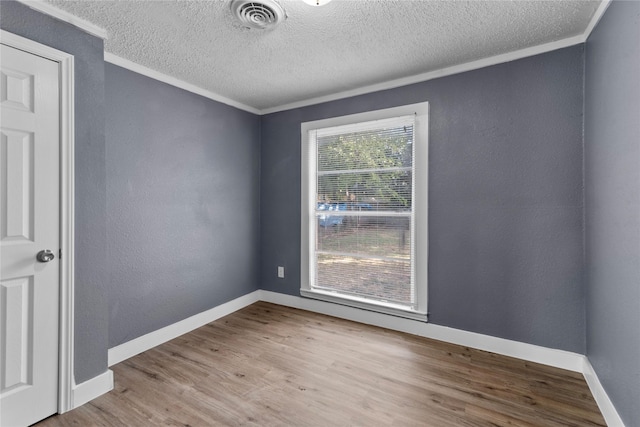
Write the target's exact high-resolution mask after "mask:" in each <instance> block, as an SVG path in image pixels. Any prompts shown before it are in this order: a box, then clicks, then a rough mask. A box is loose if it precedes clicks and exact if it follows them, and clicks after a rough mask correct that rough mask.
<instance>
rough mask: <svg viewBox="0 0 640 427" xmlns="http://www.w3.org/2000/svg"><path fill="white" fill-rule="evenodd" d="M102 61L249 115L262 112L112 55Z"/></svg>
mask: <svg viewBox="0 0 640 427" xmlns="http://www.w3.org/2000/svg"><path fill="white" fill-rule="evenodd" d="M104 60H105V62H108V63H110V64H113V65H117V66H119V67H122V68H126V69H127V70H131V71H133V72H136V73H138V74H142V75H143V76H147V77H151V78H152V79H155V80H158V81H161V82H163V83H167V84H170V85H172V86H175V87H178V88H180V89H184V90H186V91H188V92H192V93H195V94H197V95H200V96H204V97H205V98H209V99H212V100H214V101H217V102H221V103H223V104H226V105H229V106H231V107H235V108H238V109H239V110H244V111H248V112H249V113H253V114H258V115H260V114H262V112H261V111H260V110H258V109H257V108H254V107H251V106H249V105H245V104H242V103H241V102H238V101H234V100H233V99H229V98H227V97H224V96H222V95H218V94H217V93H214V92H210V91H208V90H205V89H202V88H200V87H198V86H196V85H193V84H191V83H187V82H185V81H182V80H180V79H178V78H175V77H172V76H169V75H166V74H163V73H161V72H159V71H156V70H152V69H151V68H148V67H145V66H144V65H140V64H138V63H135V62H133V61H130V60H128V59H125V58H121V57H119V56H117V55H114V54H113V53H109V52H105V53H104Z"/></svg>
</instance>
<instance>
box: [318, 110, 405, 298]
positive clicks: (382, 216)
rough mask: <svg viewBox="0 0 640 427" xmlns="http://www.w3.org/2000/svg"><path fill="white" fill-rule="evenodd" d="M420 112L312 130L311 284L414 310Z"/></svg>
mask: <svg viewBox="0 0 640 427" xmlns="http://www.w3.org/2000/svg"><path fill="white" fill-rule="evenodd" d="M414 128H415V115H407V116H401V117H393V118H387V119H383V120H375V121H369V122H362V123H355V124H349V125H343V126H335V127H327V128H321V129H313V130H310V131H309V135H308V140H309V143H310V147H309V150H308V154H309V156H310V158H309V159H308V161H309V164H310V165H312V166H315V179H312V180H310V181H313V182H309V185H310V190H311V193H312V194H313V195H314V197H315V203H314V204H313V206H311V207H310V212H309V214H310V218H309V219H310V221H309V222H310V224H309V225H310V227H309V237H310V242H309V243H310V251H309V252H310V253H309V256H310V259H309V264H310V265H309V267H310V269H309V270H310V285H311V289H312V290H316V291H321V292H330V293H334V294H340V295H344V296H345V297H352V298H358V299H363V300H367V301H372V302H377V303H381V304H392V305H399V306H403V307H407V308H408V309H410V310H412V309H415V307H416V289H415V268H414V263H415V259H414V258H415V251H414V241H413V240H414V239H413V237H412V236H413V235H414V233H413V230H414V216H415V215H414V206H413V205H414V203H413V200H414V192H415V190H414V181H415V179H414V153H415V144H414Z"/></svg>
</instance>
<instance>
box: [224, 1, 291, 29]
mask: <svg viewBox="0 0 640 427" xmlns="http://www.w3.org/2000/svg"><path fill="white" fill-rule="evenodd" d="M230 7H231V13H233V15H234V16H235V17H236V18H238V20H239V21H240V22H241V23H242V25H243V26H245V27H248V28H256V29H259V30H270V29H272V28H275V27H276V26H277V25H278V24H279V23H280V22H282V21H284V20H285V19H286V18H287V14H286V13H285V11H284V9H283V8H282V6H280V4H279V3H278V2H276V1H275V0H259V1H249V0H231V5H230Z"/></svg>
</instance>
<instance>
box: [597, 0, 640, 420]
mask: <svg viewBox="0 0 640 427" xmlns="http://www.w3.org/2000/svg"><path fill="white" fill-rule="evenodd" d="M585 68H586V69H585V76H586V77H585V177H586V179H585V190H586V195H585V202H586V208H585V218H586V267H587V268H586V274H587V356H588V357H589V360H590V361H591V364H592V365H593V367H594V369H595V370H596V372H597V374H598V378H599V379H600V382H601V383H602V385H603V386H604V388H605V390H606V391H607V394H608V395H609V397H610V398H611V400H612V401H613V403H614V405H615V406H616V409H617V410H618V413H619V414H620V416H621V417H622V419H623V420H624V422H625V424H626V425H627V426H628V427H632V426H640V405H639V403H640V3H639V2H619V1H614V2H613V3H612V4H611V5H610V6H609V9H608V10H607V12H606V13H605V14H604V17H603V18H602V20H601V21H600V23H599V24H598V26H597V27H596V29H595V30H594V32H593V33H592V34H591V36H590V37H589V40H588V41H587V45H586V67H585Z"/></svg>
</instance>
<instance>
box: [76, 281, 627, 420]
mask: <svg viewBox="0 0 640 427" xmlns="http://www.w3.org/2000/svg"><path fill="white" fill-rule="evenodd" d="M258 301H265V302H270V303H273V304H279V305H283V306H287V307H293V308H299V309H302V310H307V311H311V312H314V313H320V314H326V315H329V316H333V317H338V318H341V319H347V320H352V321H354V322H359V323H364V324H368V325H374V326H379V327H382V328H386V329H391V330H395V331H400V332H405V333H409V334H413V335H418V336H422V337H425V338H432V339H436V340H439V341H445V342H448V343H452V344H458V345H462V346H465V347H471V348H475V349H478V350H484V351H489V352H492V353H496V354H501V355H504V356H510V357H515V358H518V359H522V360H527V361H530V362H535V363H540V364H543V365H547V366H553V367H556V368H561V369H566V370H569V371H573V372H580V373H582V374H583V375H584V377H585V380H586V382H587V384H588V386H589V388H590V390H591V393H592V394H593V397H594V399H595V401H596V403H597V404H598V407H599V408H600V411H601V412H602V415H603V417H604V418H605V420H606V422H607V424H608V425H609V426H612V427H624V424H623V423H622V419H621V418H620V416H619V415H618V413H617V411H616V409H615V407H614V406H613V403H612V402H611V400H610V399H609V397H608V395H607V393H606V392H605V390H604V388H603V387H602V384H600V381H599V380H598V377H597V375H596V373H595V371H594V370H593V367H592V366H591V363H589V360H588V359H587V358H586V357H585V356H584V355H582V354H578V353H573V352H569V351H564V350H557V349H552V348H547V347H542V346H538V345H533V344H527V343H523V342H518V341H511V340H508V339H504V338H497V337H493V336H490V335H483V334H478V333H475V332H469V331H463V330H460V329H454V328H449V327H446V326H439V325H434V324H431V323H426V322H421V321H416V320H411V319H405V318H401V317H396V316H390V315H387V314H382V313H376V312H372V311H368V310H362V309H358V308H353V307H348V306H345V305H340V304H334V303H329V302H325V301H319V300H314V299H310V298H302V297H298V296H292V295H285V294H281V293H277V292H271V291H264V290H258V291H255V292H252V293H250V294H247V295H244V296H242V297H239V298H236V299H235V300H233V301H229V302H228V303H225V304H222V305H220V306H218V307H214V308H212V309H211V310H208V311H205V312H203V313H200V314H197V315H195V316H192V317H189V318H187V319H185V320H182V321H180V322H178V323H175V324H173V325H169V326H167V327H165V328H162V329H159V330H157V331H154V332H151V333H149V334H146V335H143V336H141V337H139V338H136V339H134V340H131V341H129V342H126V343H124V344H121V345H119V346H117V347H113V348H111V349H109V356H108V362H109V366H112V365H114V364H116V363H119V362H121V361H123V360H126V359H128V358H130V357H133V356H135V355H137V354H139V353H142V352H143V351H146V350H149V349H151V348H153V347H156V346H158V345H160V344H162V343H165V342H167V341H169V340H172V339H174V338H176V337H178V336H180V335H182V334H185V333H188V332H191V331H192V330H194V329H197V328H199V327H201V326H204V325H206V324H207V323H210V322H213V321H214V320H217V319H219V318H221V317H224V316H226V315H228V314H231V313H233V312H235V311H237V310H240V309H242V308H244V307H247V306H249V305H251V304H253V303H255V302H258ZM108 372H109V373H111V371H108ZM92 381H93V380H92ZM84 384H86V383H83V384H82V385H81V386H84ZM104 388H105V387H104V386H103V387H102V389H104ZM111 388H113V377H112V374H111ZM111 388H109V389H108V390H110V389H111ZM108 390H105V391H102V392H100V393H97V394H95V393H94V394H95V396H94V397H97V396H99V395H100V394H102V393H104V392H106V391H108ZM91 395H92V394H91V393H90V392H89V391H87V392H83V396H91ZM92 398H93V397H91V398H89V399H87V400H84V401H83V403H84V402H87V401H89V400H91V399H92ZM78 401H80V400H76V398H75V394H74V407H76V406H79V405H77V404H76V402H78Z"/></svg>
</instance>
